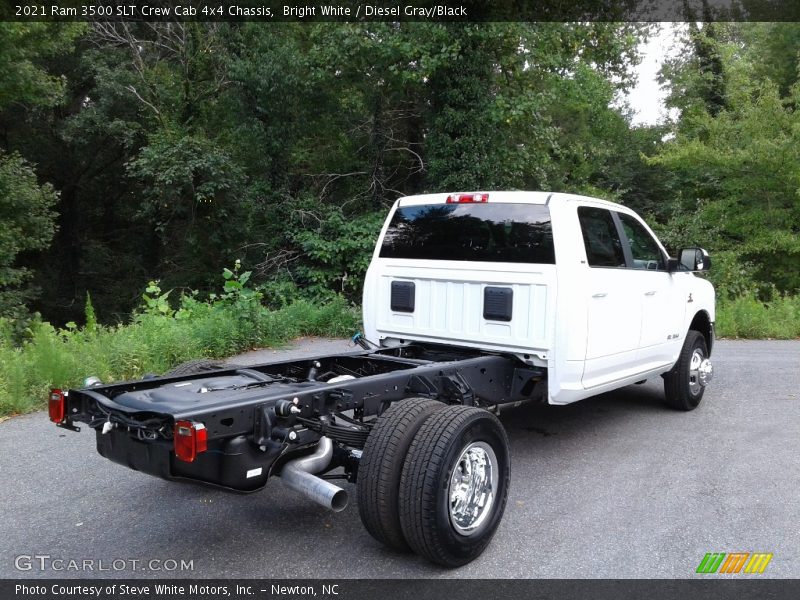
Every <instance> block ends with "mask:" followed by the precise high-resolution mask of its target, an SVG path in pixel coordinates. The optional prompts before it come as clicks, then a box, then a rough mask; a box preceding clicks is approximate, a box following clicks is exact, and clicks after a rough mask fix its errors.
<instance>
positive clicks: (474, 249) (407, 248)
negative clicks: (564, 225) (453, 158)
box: [380, 203, 555, 264]
mask: <svg viewBox="0 0 800 600" xmlns="http://www.w3.org/2000/svg"><path fill="white" fill-rule="evenodd" d="M380 256H381V257H382V258H417V259H430V260H459V261H461V260H474V261H482V262H512V263H541V264H555V251H554V249H553V231H552V228H551V224H550V210H549V209H548V208H547V207H546V206H543V205H541V204H503V203H494V204H488V203H487V204H477V203H476V204H425V205H421V206H404V207H400V208H398V209H397V211H396V212H395V213H394V216H393V217H392V221H391V223H390V224H389V228H388V229H387V231H386V235H385V236H384V238H383V243H382V245H381V250H380Z"/></svg>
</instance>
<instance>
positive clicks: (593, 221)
mask: <svg viewBox="0 0 800 600" xmlns="http://www.w3.org/2000/svg"><path fill="white" fill-rule="evenodd" d="M578 220H579V221H580V224H581V232H582V233H583V245H584V246H585V248H586V259H587V260H588V261H589V266H590V267H624V266H625V254H624V253H623V252H622V242H621V241H620V239H619V234H618V233H617V227H616V225H615V224H614V219H613V217H612V216H611V211H608V210H606V209H604V208H594V207H592V206H580V207H578Z"/></svg>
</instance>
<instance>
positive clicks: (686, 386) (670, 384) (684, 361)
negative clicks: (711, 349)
mask: <svg viewBox="0 0 800 600" xmlns="http://www.w3.org/2000/svg"><path fill="white" fill-rule="evenodd" d="M695 353H700V354H701V355H702V358H708V347H707V346H706V338H705V337H703V334H702V333H700V332H699V331H695V330H693V329H690V330H689V332H688V333H687V334H686V339H685V340H684V341H683V348H681V353H680V355H679V356H678V361H677V362H676V363H675V366H674V367H672V370H671V371H670V372H669V373H666V374H665V375H664V397H665V399H666V402H667V405H668V406H670V407H671V408H674V409H675V410H686V411H689V410H694V409H695V408H697V406H698V405H699V404H700V400H702V399H703V393H704V392H705V389H706V388H705V387H703V386H701V385H699V384H697V383H694V382H693V379H692V375H691V373H690V371H691V363H692V357H693V356H694V355H695Z"/></svg>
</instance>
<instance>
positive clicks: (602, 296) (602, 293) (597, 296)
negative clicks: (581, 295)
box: [592, 292, 608, 298]
mask: <svg viewBox="0 0 800 600" xmlns="http://www.w3.org/2000/svg"><path fill="white" fill-rule="evenodd" d="M607 295H608V294H607V293H606V292H599V293H597V294H592V298H605V297H606V296H607Z"/></svg>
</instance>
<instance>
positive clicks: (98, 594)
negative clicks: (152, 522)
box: [14, 583, 340, 598]
mask: <svg viewBox="0 0 800 600" xmlns="http://www.w3.org/2000/svg"><path fill="white" fill-rule="evenodd" d="M339 587H340V586H339V584H336V583H331V584H319V585H286V584H276V583H273V584H270V585H269V586H268V587H267V586H266V585H264V584H262V585H261V586H252V585H239V584H233V585H216V584H202V583H152V584H150V583H136V584H127V583H108V584H79V583H75V584H70V583H67V584H65V583H53V584H44V585H27V584H21V583H18V584H16V585H15V586H14V595H15V596H17V597H24V596H47V595H52V596H79V597H82V598H104V597H106V596H114V597H116V596H129V597H152V596H153V595H155V596H186V595H188V596H191V597H199V596H208V597H210V598H220V597H224V596H236V597H239V596H251V595H255V594H257V593H262V594H266V593H268V594H271V595H272V596H305V597H309V596H317V595H320V596H337V595H339Z"/></svg>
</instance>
